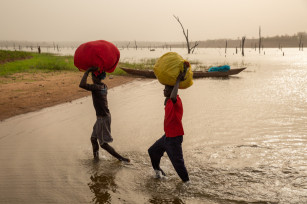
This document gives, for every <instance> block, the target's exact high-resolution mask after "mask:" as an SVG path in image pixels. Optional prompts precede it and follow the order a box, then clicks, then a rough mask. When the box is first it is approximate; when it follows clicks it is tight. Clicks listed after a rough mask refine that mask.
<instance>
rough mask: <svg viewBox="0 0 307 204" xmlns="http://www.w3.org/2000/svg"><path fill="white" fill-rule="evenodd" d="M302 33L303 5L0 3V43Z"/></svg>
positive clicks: (234, 0)
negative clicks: (184, 31)
mask: <svg viewBox="0 0 307 204" xmlns="http://www.w3.org/2000/svg"><path fill="white" fill-rule="evenodd" d="M173 15H176V16H178V17H179V18H180V20H181V22H182V24H183V26H184V27H185V28H188V29H189V36H190V40H207V39H218V38H232V39H237V38H238V37H240V38H241V37H242V36H246V37H247V38H252V37H255V38H257V37H258V29H259V26H261V28H262V36H264V37H265V36H275V35H284V34H289V35H293V34H295V33H297V32H300V31H304V32H307V0H0V28H1V32H0V40H27V41H90V40H98V39H104V40H109V41H124V40H127V41H132V40H137V41H162V42H164V41H165V42H168V41H184V40H185V39H184V36H183V34H182V30H181V27H180V25H179V23H178V22H177V21H176V20H175V18H174V17H173Z"/></svg>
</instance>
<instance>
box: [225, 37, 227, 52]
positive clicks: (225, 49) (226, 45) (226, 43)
mask: <svg viewBox="0 0 307 204" xmlns="http://www.w3.org/2000/svg"><path fill="white" fill-rule="evenodd" d="M226 53H227V40H226V45H225V54H226Z"/></svg>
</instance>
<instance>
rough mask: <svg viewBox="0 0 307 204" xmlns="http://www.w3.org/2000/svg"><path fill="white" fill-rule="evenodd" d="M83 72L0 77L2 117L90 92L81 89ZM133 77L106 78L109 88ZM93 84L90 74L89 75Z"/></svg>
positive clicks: (40, 107)
mask: <svg viewBox="0 0 307 204" xmlns="http://www.w3.org/2000/svg"><path fill="white" fill-rule="evenodd" d="M82 76H83V73H81V72H72V71H70V72H65V71H61V72H50V73H48V72H47V73H43V72H42V73H18V74H13V75H10V76H7V77H0V82H1V83H0V92H1V95H0V120H4V119H7V118H10V117H12V116H15V115H19V114H24V113H28V112H32V111H37V110H40V109H42V108H46V107H50V106H54V105H58V104H61V103H65V102H70V101H72V100H76V99H78V98H81V97H85V96H88V95H90V92H88V91H85V90H83V89H81V88H79V86H78V85H79V83H80V80H81V78H82ZM134 79H135V78H133V77H131V76H111V77H107V78H106V83H107V84H108V86H109V88H113V87H115V86H118V85H121V84H124V83H127V82H131V81H133V80H134ZM88 80H89V82H90V83H91V77H89V79H88Z"/></svg>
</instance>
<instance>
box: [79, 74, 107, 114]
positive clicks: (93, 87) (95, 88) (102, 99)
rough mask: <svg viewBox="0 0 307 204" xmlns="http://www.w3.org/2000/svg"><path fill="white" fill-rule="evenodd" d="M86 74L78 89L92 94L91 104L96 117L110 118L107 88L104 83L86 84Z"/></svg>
mask: <svg viewBox="0 0 307 204" xmlns="http://www.w3.org/2000/svg"><path fill="white" fill-rule="evenodd" d="M87 77H88V73H87V72H85V73H84V75H83V77H82V79H81V82H80V85H79V87H80V88H83V89H85V90H88V91H91V92H92V98H93V104H94V107H95V110H96V116H110V111H109V108H108V99H107V94H108V87H107V85H106V84H104V83H99V84H88V83H87Z"/></svg>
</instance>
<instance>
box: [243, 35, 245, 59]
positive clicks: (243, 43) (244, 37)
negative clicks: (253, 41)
mask: <svg viewBox="0 0 307 204" xmlns="http://www.w3.org/2000/svg"><path fill="white" fill-rule="evenodd" d="M244 42H245V36H244V37H242V56H244Z"/></svg>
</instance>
